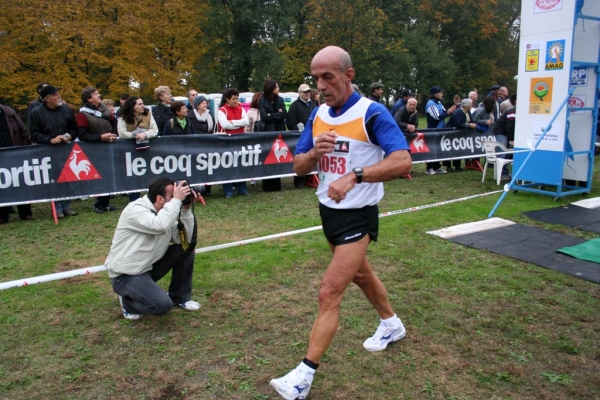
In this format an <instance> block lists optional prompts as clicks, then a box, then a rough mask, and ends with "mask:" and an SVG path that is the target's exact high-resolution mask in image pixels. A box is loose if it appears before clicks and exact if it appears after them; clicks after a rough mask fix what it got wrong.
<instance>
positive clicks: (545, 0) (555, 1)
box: [535, 0, 562, 11]
mask: <svg viewBox="0 0 600 400" xmlns="http://www.w3.org/2000/svg"><path fill="white" fill-rule="evenodd" d="M561 1H562V0H535V5H536V6H538V8H541V9H542V10H545V11H549V10H552V9H553V8H554V7H556V6H557V5H559V4H560V3H561Z"/></svg>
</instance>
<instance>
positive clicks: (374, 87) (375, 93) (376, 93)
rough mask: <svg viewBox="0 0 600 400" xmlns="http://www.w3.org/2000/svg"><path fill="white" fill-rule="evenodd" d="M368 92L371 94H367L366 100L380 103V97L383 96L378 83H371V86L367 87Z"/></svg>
mask: <svg viewBox="0 0 600 400" xmlns="http://www.w3.org/2000/svg"><path fill="white" fill-rule="evenodd" d="M369 90H370V92H371V94H369V97H367V98H368V99H369V100H372V101H374V102H375V103H381V96H383V85H382V84H381V83H379V82H373V83H371V86H369Z"/></svg>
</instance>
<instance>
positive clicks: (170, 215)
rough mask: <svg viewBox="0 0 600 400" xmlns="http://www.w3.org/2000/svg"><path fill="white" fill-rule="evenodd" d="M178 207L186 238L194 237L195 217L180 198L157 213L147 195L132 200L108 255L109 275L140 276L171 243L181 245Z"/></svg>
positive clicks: (106, 264) (150, 267)
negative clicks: (182, 206) (182, 205)
mask: <svg viewBox="0 0 600 400" xmlns="http://www.w3.org/2000/svg"><path fill="white" fill-rule="evenodd" d="M179 210H181V217H180V220H181V222H183V225H184V226H185V233H186V238H187V239H188V240H191V237H192V229H193V228H194V216H193V215H192V212H191V210H189V209H185V208H181V200H179V199H176V198H173V199H171V201H169V202H168V203H166V204H165V205H164V207H163V208H162V209H161V210H160V211H159V212H158V213H157V212H156V209H155V208H154V205H153V204H152V203H151V202H150V199H148V196H144V197H142V198H141V199H137V200H136V201H134V202H132V203H129V205H128V206H127V207H125V209H124V210H123V213H122V214H121V217H120V218H119V223H118V224H117V229H116V231H115V235H114V237H113V241H112V245H111V246H110V252H109V253H108V257H107V258H106V262H105V266H106V269H107V270H108V276H109V277H110V278H114V277H117V276H119V275H122V274H125V275H140V274H143V273H144V272H147V271H150V270H151V269H152V264H154V263H155V262H156V261H158V260H160V259H161V258H162V257H163V256H164V255H165V253H166V252H167V249H168V248H169V245H170V244H171V243H175V244H181V239H180V237H179V231H178V230H177V217H178V216H179Z"/></svg>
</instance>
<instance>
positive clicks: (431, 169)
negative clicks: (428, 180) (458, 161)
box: [425, 168, 435, 175]
mask: <svg viewBox="0 0 600 400" xmlns="http://www.w3.org/2000/svg"><path fill="white" fill-rule="evenodd" d="M425 173H426V174H427V175H435V171H434V170H433V168H429V169H428V170H427V172H425Z"/></svg>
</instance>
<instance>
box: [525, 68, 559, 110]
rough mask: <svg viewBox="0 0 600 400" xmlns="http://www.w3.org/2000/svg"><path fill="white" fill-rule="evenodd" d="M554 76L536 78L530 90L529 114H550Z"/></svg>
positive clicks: (532, 81)
mask: <svg viewBox="0 0 600 400" xmlns="http://www.w3.org/2000/svg"><path fill="white" fill-rule="evenodd" d="M553 87H554V78H550V77H548V78H534V79H532V80H531V87H530V90H529V114H550V113H551V112H552V92H553Z"/></svg>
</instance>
